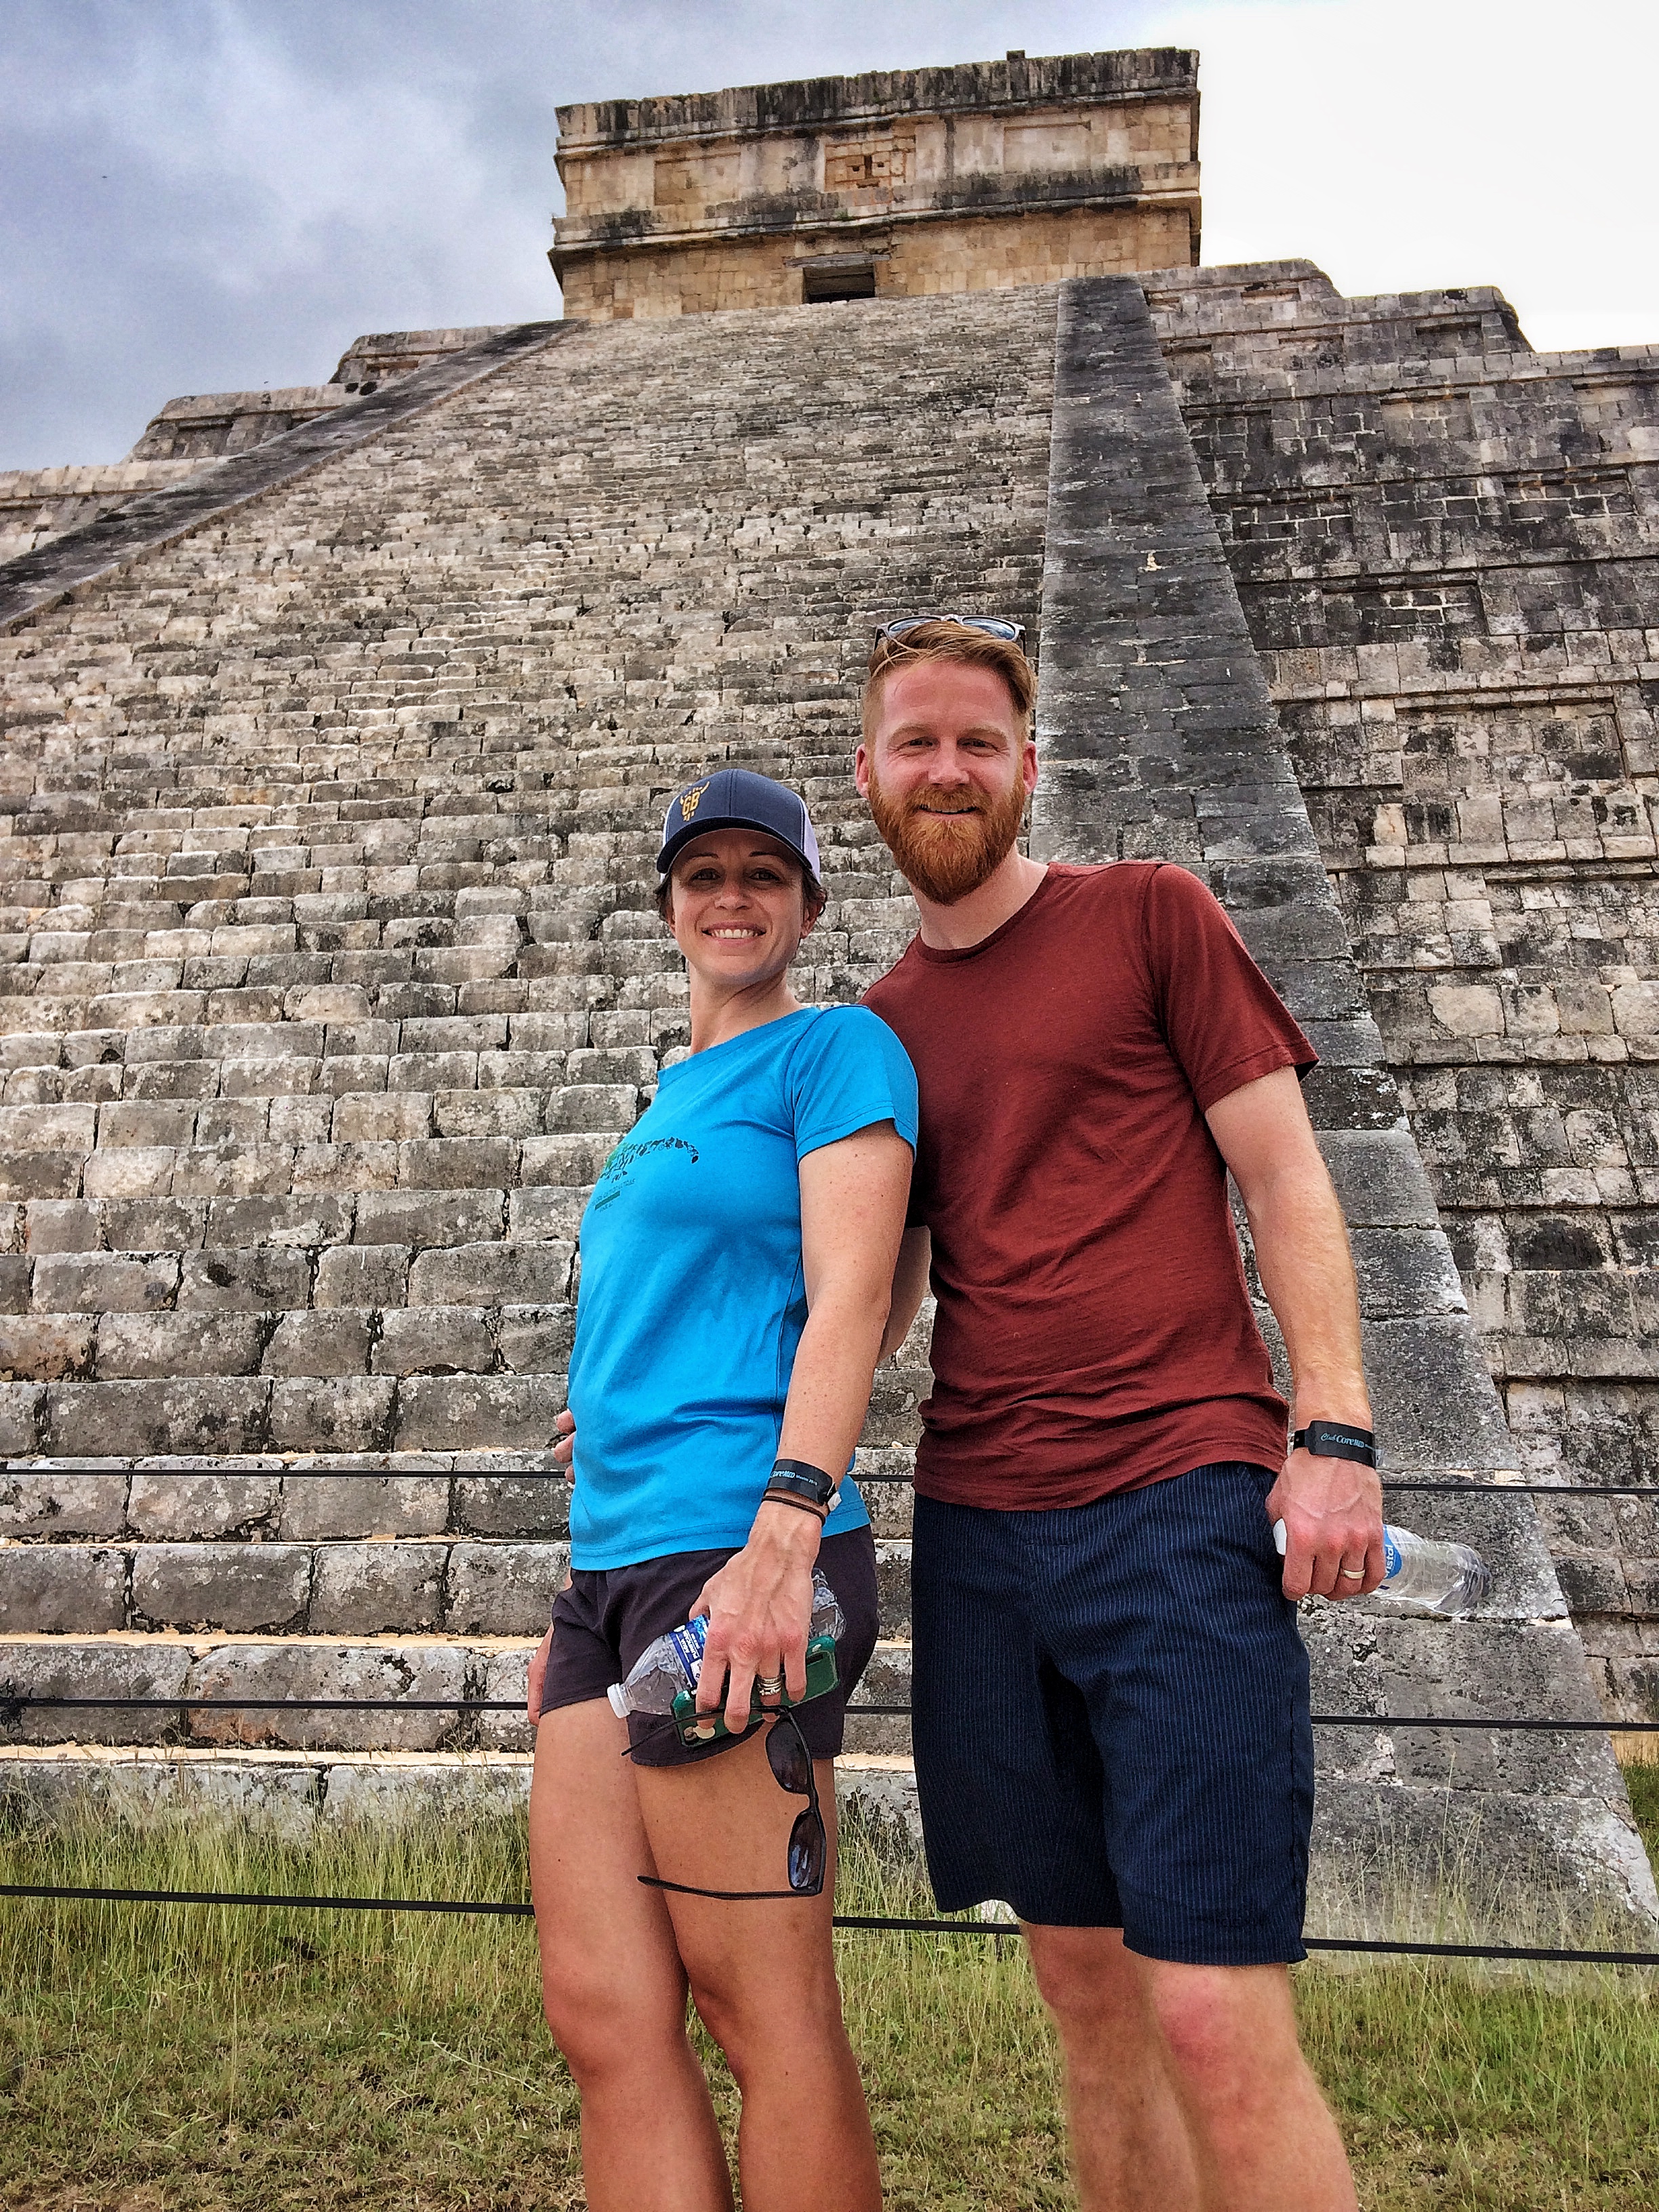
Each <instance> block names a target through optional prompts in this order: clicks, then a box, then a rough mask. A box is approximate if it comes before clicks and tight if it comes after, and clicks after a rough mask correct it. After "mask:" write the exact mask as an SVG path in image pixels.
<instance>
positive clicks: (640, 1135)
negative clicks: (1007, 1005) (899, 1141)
mask: <svg viewBox="0 0 1659 2212" xmlns="http://www.w3.org/2000/svg"><path fill="white" fill-rule="evenodd" d="M882 1121H891V1122H892V1123H893V1125H894V1127H896V1129H897V1131H898V1133H899V1134H900V1136H902V1138H903V1139H904V1140H905V1142H906V1143H907V1144H908V1146H910V1147H911V1149H912V1151H914V1150H915V1142H916V1079H915V1071H914V1070H913V1068H912V1067H911V1066H910V1062H909V1059H908V1056H907V1054H906V1053H905V1050H904V1048H903V1046H902V1044H901V1043H900V1042H899V1041H898V1039H897V1038H896V1036H894V1035H893V1032H892V1031H891V1030H890V1029H889V1028H888V1026H887V1024H885V1022H884V1021H882V1020H881V1019H880V1018H878V1016H877V1015H875V1014H872V1013H870V1012H867V1011H866V1009H865V1008H864V1007H862V1006H830V1007H819V1006H802V1007H800V1008H799V1009H798V1010H797V1011H796V1012H794V1013H793V1014H786V1015H784V1016H783V1017H782V1018H781V1019H779V1020H777V1021H775V1022H767V1023H765V1024H763V1025H762V1027H760V1028H759V1029H756V1030H745V1031H744V1033H743V1035H742V1036H735V1037H731V1038H729V1039H728V1040H727V1041H726V1043H724V1044H717V1045H711V1046H710V1047H709V1048H708V1050H707V1051H706V1052H700V1053H696V1054H693V1055H692V1057H691V1058H690V1059H689V1060H682V1061H681V1062H680V1063H679V1065H678V1066H675V1067H668V1068H665V1069H664V1070H663V1073H662V1079H661V1082H660V1084H659V1087H658V1091H657V1095H656V1097H655V1098H654V1100H653V1102H652V1103H651V1105H650V1106H649V1107H648V1108H647V1110H646V1111H645V1113H644V1114H642V1115H641V1117H640V1119H639V1121H637V1122H636V1123H635V1126H634V1127H633V1129H632V1131H631V1132H630V1133H629V1135H628V1136H627V1137H625V1138H624V1139H623V1142H622V1143H621V1144H620V1145H618V1146H617V1149H616V1151H615V1152H612V1154H611V1158H609V1160H608V1161H607V1162H606V1163H605V1170H604V1173H603V1174H602V1175H601V1176H600V1177H599V1182H598V1183H597V1184H596V1185H595V1186H594V1190H593V1194H592V1198H590V1199H589V1200H588V1202H587V1210H586V1212H585V1213H584V1214H583V1216H582V1227H581V1255H582V1276H581V1292H580V1297H579V1298H578V1301H577V1307H576V1343H575V1348H574V1352H572V1355H571V1360H570V1384H569V1391H570V1407H571V1410H572V1412H573V1413H574V1414H575V1416H576V1454H575V1478H576V1480H575V1492H574V1498H573V1500H572V1503H571V1509H570V1534H571V1559H572V1564H573V1565H575V1566H578V1567H582V1568H604V1567H622V1566H630V1565H634V1564H635V1562H636V1561H638V1560H641V1559H659V1558H661V1557H662V1556H663V1555H664V1554H665V1553H670V1552H702V1551H714V1550H715V1549H718V1548H724V1547H728V1546H729V1547H738V1546H740V1545H743V1544H745V1543H747V1542H748V1541H749V1532H750V1528H751V1526H752V1525H753V1522H754V1518H755V1512H756V1509H757V1506H758V1505H759V1504H760V1499H761V1492H763V1489H764V1488H765V1486H766V1478H767V1476H768V1475H769V1474H770V1473H771V1469H772V1462H773V1461H774V1459H775V1457H776V1456H777V1449H778V1437H779V1435H780V1433H781V1429H782V1425H783V1407H784V1400H785V1399H786V1397H787V1395H788V1391H789V1377H790V1375H791V1372H792V1371H793V1367H794V1364H795V1347H796V1346H797V1345H798V1344H799V1342H800V1334H801V1330H802V1329H803V1328H805V1324H806V1291H805V1278H804V1276H803V1273H802V1267H801V1245H800V1234H801V1232H800V1182H799V1176H798V1175H797V1172H796V1170H797V1167H798V1165H799V1162H800V1161H801V1160H802V1159H804V1158H805V1156H806V1154H807V1153H808V1152H817V1151H819V1150H820V1149H821V1148H822V1147H823V1146H825V1145H833V1144H835V1143H836V1142H837V1141H838V1140H839V1139H841V1138H842V1137H850V1136H852V1135H853V1134H854V1132H855V1131H857V1130H860V1129H867V1128H870V1127H872V1126H874V1125H875V1124H877V1123H878V1122H882ZM869 1517H870V1516H869V1515H868V1514H867V1513H866V1511H865V1510H864V1502H863V1500H862V1499H861V1498H860V1496H859V1494H858V1492H857V1490H856V1489H855V1487H854V1485H853V1484H852V1483H851V1482H850V1481H848V1482H843V1483H842V1491H841V1504H840V1505H839V1506H838V1507H837V1508H836V1511H835V1512H834V1513H833V1514H832V1515H831V1516H830V1518H829V1522H828V1533H829V1534H831V1535H838V1534H841V1533H842V1530H844V1529H848V1528H862V1527H864V1526H865V1524H866V1522H867V1521H868V1520H869Z"/></svg>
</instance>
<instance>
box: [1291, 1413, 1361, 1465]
mask: <svg viewBox="0 0 1659 2212" xmlns="http://www.w3.org/2000/svg"><path fill="white" fill-rule="evenodd" d="M1291 1450H1292V1451H1310V1452H1311V1453H1312V1454H1313V1455H1314V1457H1315V1458H1316V1459H1352V1460H1358V1462H1359V1464H1360V1465H1361V1466H1362V1467H1375V1466H1376V1437H1375V1436H1374V1435H1373V1434H1372V1433H1371V1431H1370V1429H1356V1428H1352V1427H1351V1426H1350V1425H1349V1424H1348V1423H1347V1422H1346V1421H1310V1422H1309V1424H1308V1425H1307V1427H1306V1428H1305V1429H1297V1431H1295V1433H1294V1434H1293V1435H1292V1437H1291Z"/></svg>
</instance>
